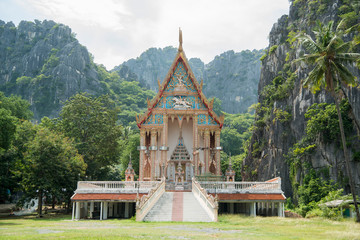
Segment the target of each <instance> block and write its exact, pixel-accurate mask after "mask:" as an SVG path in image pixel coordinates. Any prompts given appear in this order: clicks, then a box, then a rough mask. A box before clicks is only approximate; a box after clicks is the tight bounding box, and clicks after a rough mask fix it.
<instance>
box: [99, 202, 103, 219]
mask: <svg viewBox="0 0 360 240" xmlns="http://www.w3.org/2000/svg"><path fill="white" fill-rule="evenodd" d="M103 204H104V203H103V202H100V220H103Z"/></svg>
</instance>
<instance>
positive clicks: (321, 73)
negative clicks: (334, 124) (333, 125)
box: [295, 21, 360, 222]
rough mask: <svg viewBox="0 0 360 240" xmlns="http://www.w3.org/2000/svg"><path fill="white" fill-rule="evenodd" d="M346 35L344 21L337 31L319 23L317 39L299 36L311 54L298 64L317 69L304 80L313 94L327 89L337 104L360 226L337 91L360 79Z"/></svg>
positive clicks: (351, 187)
mask: <svg viewBox="0 0 360 240" xmlns="http://www.w3.org/2000/svg"><path fill="white" fill-rule="evenodd" d="M346 32H347V31H345V30H344V29H343V21H341V22H340V23H339V24H338V26H337V27H336V29H335V30H334V22H333V21H330V22H329V23H328V24H327V25H322V24H321V23H320V22H319V21H318V22H317V26H316V28H314V31H313V33H314V35H315V39H313V38H312V37H311V36H310V35H308V34H304V33H303V34H300V35H298V36H297V39H298V41H299V42H300V43H301V44H302V45H303V46H304V48H305V49H306V50H307V51H308V54H305V55H304V56H302V57H300V58H298V59H296V60H295V62H304V63H306V64H308V65H311V66H314V68H313V69H312V71H311V72H310V73H309V74H308V76H307V77H306V78H305V79H304V80H303V85H304V86H305V87H310V89H311V90H312V91H313V92H316V91H318V90H320V89H323V88H325V89H326V90H327V91H329V92H330V94H331V96H332V97H333V98H334V100H335V105H336V110H337V113H338V118H339V127H340V134H341V141H342V147H343V150H344V157H345V163H346V170H347V174H348V176H349V184H350V189H351V192H352V196H353V200H354V205H355V211H356V215H357V219H356V220H357V222H360V213H359V209H358V205H357V201H356V192H355V184H354V179H353V178H352V173H351V167H350V159H349V155H348V151H347V146H346V139H345V133H344V124H343V120H342V116H341V111H340V107H339V102H340V98H341V97H340V96H339V94H337V92H336V89H337V88H338V87H341V84H344V85H348V86H354V85H355V84H356V78H355V76H354V75H353V74H352V73H351V72H350V70H349V69H348V66H349V64H353V63H356V62H358V61H359V59H360V54H359V53H353V52H350V51H351V49H352V47H353V44H352V42H351V41H344V40H343V38H344V35H345V33H346Z"/></svg>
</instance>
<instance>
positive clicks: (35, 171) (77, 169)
mask: <svg viewBox="0 0 360 240" xmlns="http://www.w3.org/2000/svg"><path fill="white" fill-rule="evenodd" d="M26 149H27V151H26V152H25V154H24V161H25V164H19V165H18V167H19V173H21V177H22V180H21V187H22V189H23V191H24V193H25V194H26V196H27V197H35V196H38V197H39V198H40V199H42V194H51V195H53V196H56V195H57V196H59V195H61V194H62V189H64V188H65V189H66V190H67V191H68V192H72V191H73V190H74V189H75V188H76V182H77V181H78V180H79V179H80V176H83V175H84V173H85V168H86V164H85V163H84V161H83V158H82V156H81V155H79V154H78V152H77V150H76V148H75V147H74V146H73V144H72V142H71V141H70V140H69V139H68V138H66V137H64V136H63V135H61V134H59V133H58V132H56V133H53V132H51V131H50V130H49V129H47V128H43V127H40V126H39V127H38V128H37V133H36V135H35V137H34V139H33V140H32V141H29V142H27V143H26ZM67 197H68V196H67Z"/></svg>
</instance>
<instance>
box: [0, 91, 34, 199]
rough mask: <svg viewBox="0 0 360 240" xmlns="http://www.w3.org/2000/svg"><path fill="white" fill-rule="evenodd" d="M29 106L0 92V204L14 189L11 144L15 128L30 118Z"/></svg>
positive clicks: (14, 158) (15, 152) (14, 150)
mask: <svg viewBox="0 0 360 240" xmlns="http://www.w3.org/2000/svg"><path fill="white" fill-rule="evenodd" d="M29 107H30V104H29V103H28V102H27V101H25V100H23V99H21V98H20V97H17V96H10V97H6V96H5V95H4V94H3V93H2V92H0V182H1V186H0V202H3V201H5V200H9V199H8V197H9V193H11V192H13V190H14V189H15V188H16V185H17V181H16V179H15V178H14V175H13V173H12V171H13V169H14V167H15V162H16V161H15V160H16V154H17V151H16V149H14V146H13V143H14V140H15V139H16V132H17V126H18V125H19V124H21V122H22V121H23V120H25V119H30V118H31V117H32V112H31V111H30V110H29Z"/></svg>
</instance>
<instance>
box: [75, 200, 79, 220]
mask: <svg viewBox="0 0 360 240" xmlns="http://www.w3.org/2000/svg"><path fill="white" fill-rule="evenodd" d="M75 219H76V220H79V219H80V202H76V208H75Z"/></svg>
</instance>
